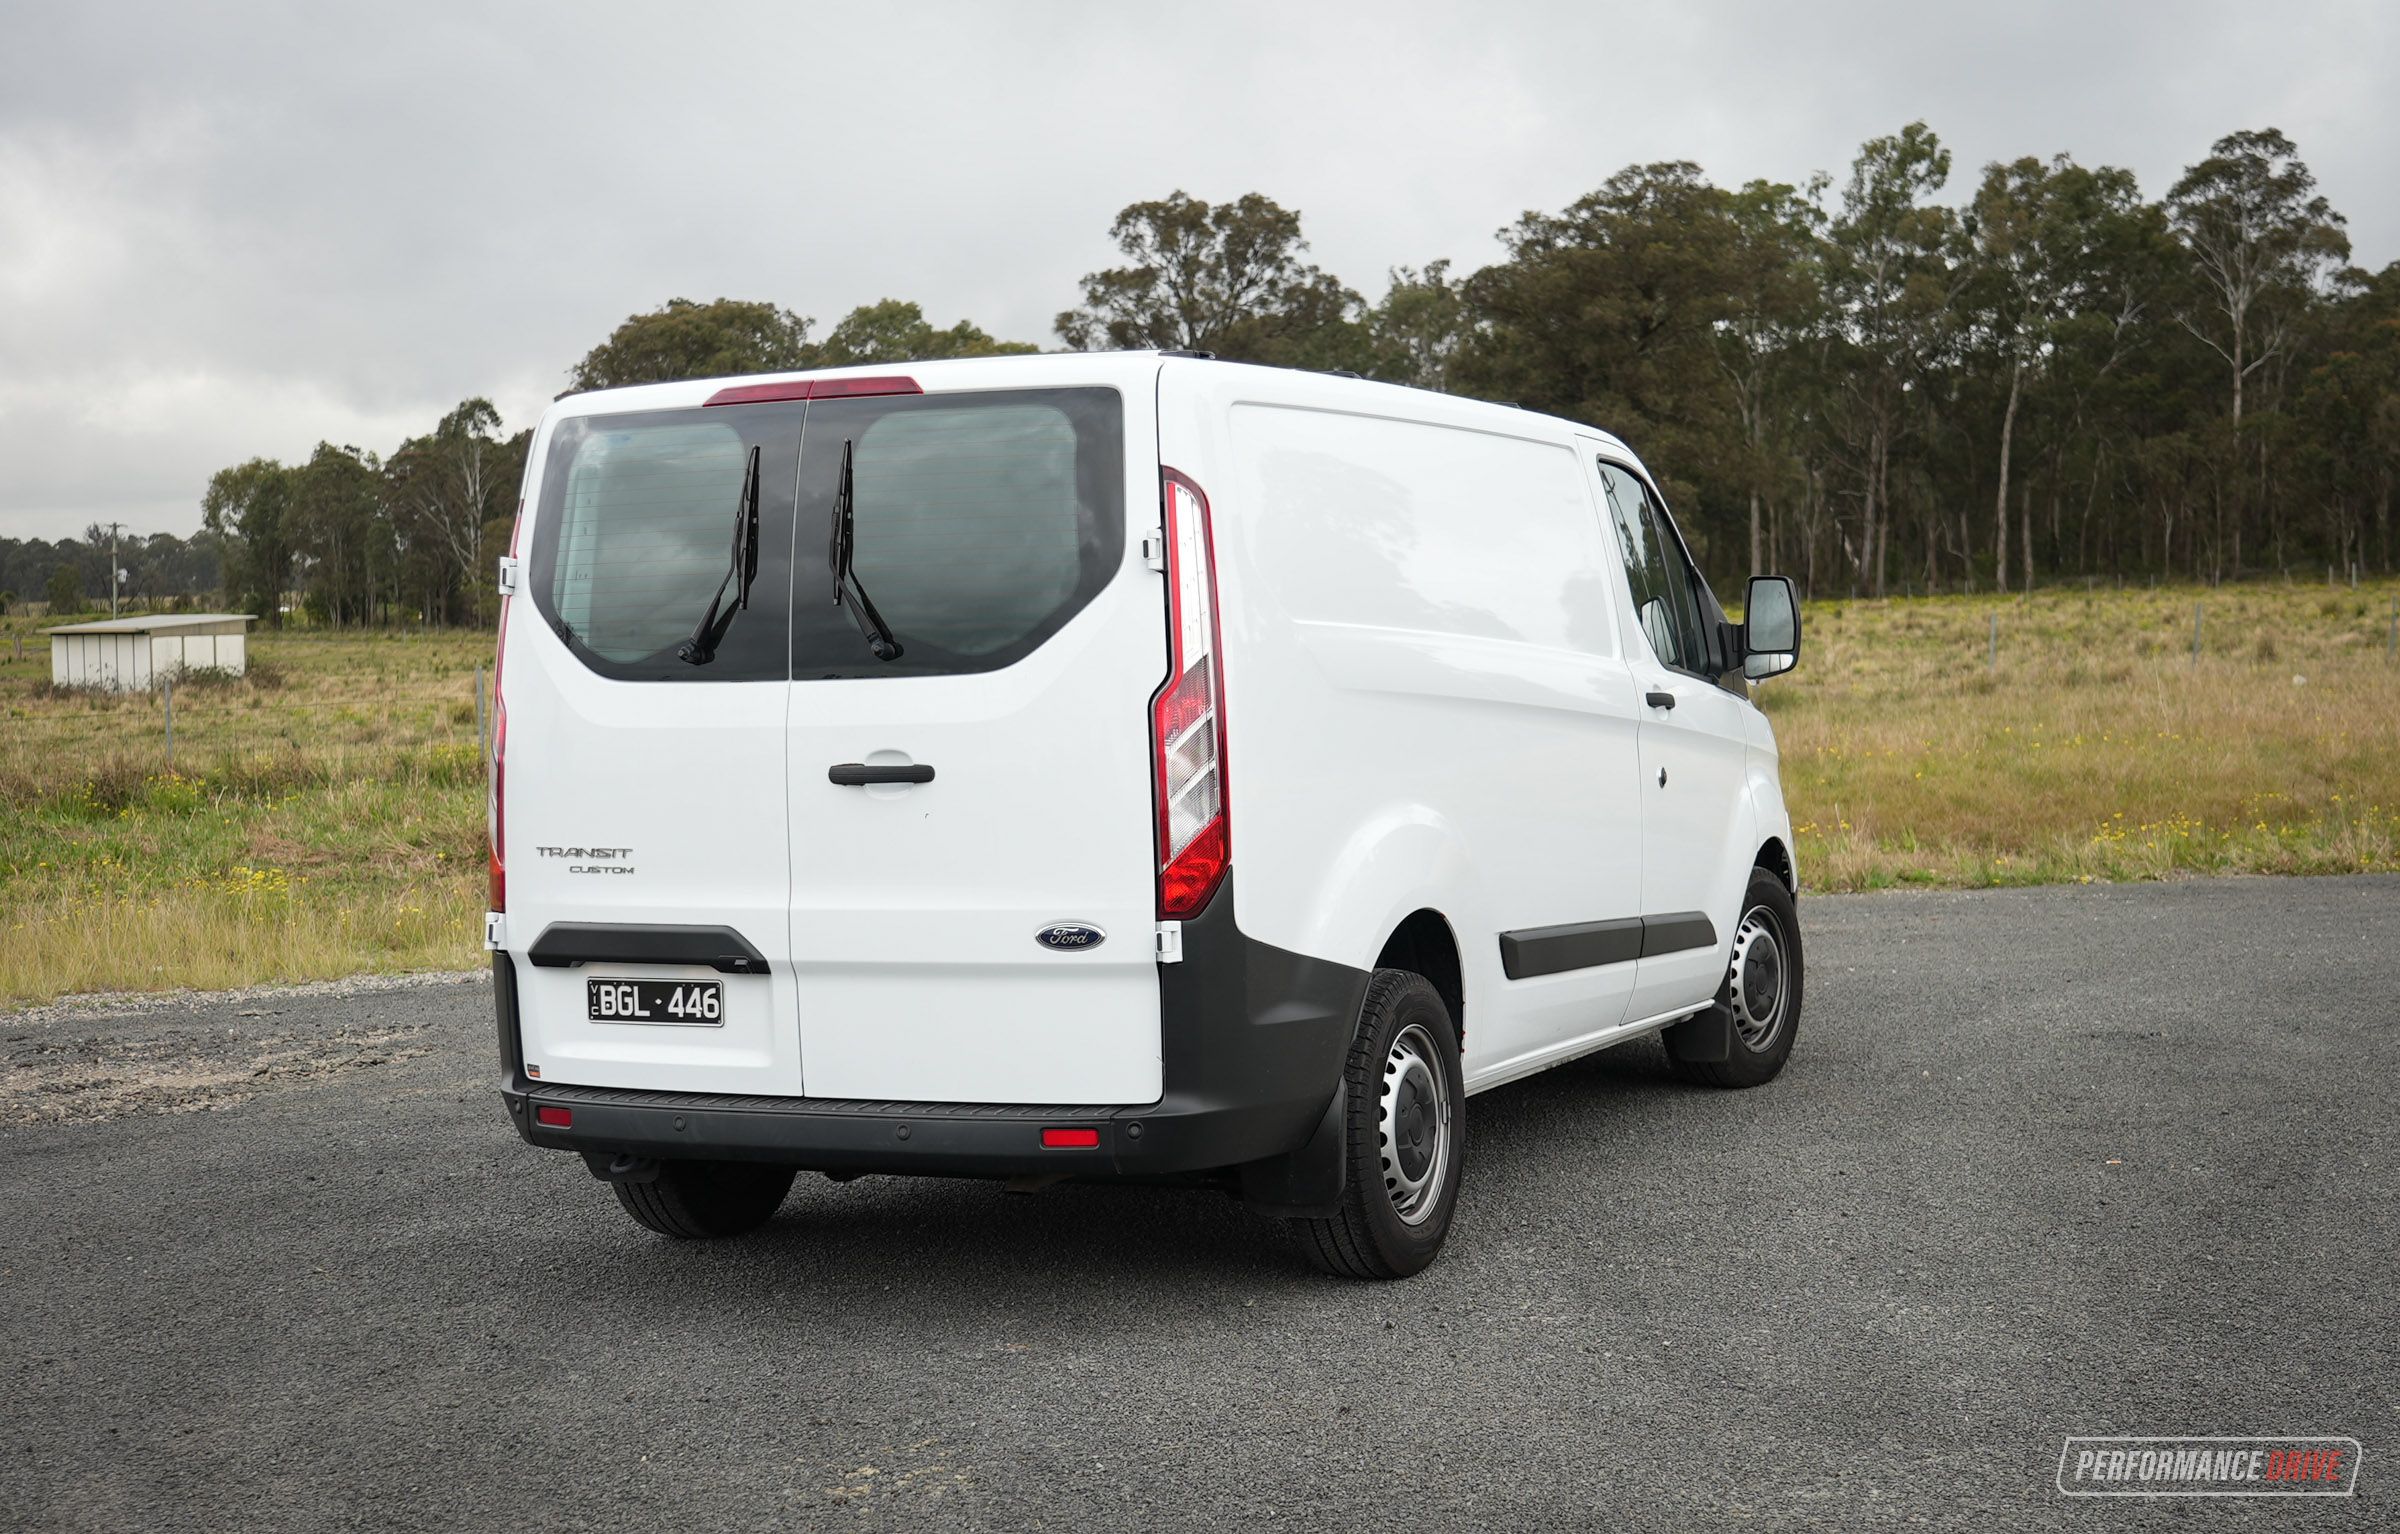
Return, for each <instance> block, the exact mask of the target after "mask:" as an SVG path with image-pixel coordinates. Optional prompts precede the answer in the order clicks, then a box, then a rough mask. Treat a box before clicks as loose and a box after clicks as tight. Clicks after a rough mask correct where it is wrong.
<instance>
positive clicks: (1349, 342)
mask: <svg viewBox="0 0 2400 1534" xmlns="http://www.w3.org/2000/svg"><path fill="white" fill-rule="evenodd" d="M1109 234H1110V237H1111V238H1113V239H1114V240H1115V241H1116V242H1117V249H1118V250H1119V251H1120V252H1122V253H1123V254H1124V256H1125V258H1126V260H1127V261H1128V263H1130V264H1128V265H1125V266H1120V267H1111V268H1109V269H1108V270H1106V271H1099V272H1091V273H1087V274H1086V275H1085V276H1084V278H1083V306H1082V307H1081V308H1079V309H1069V310H1067V311H1066V312H1064V313H1062V314H1061V315H1059V317H1058V334H1059V335H1060V337H1061V338H1063V339H1064V340H1065V341H1066V343H1067V344H1068V345H1069V346H1070V347H1073V348H1075V349H1076V350H1078V351H1093V350H1097V349H1102V348H1107V347H1122V348H1141V347H1159V348H1162V349H1170V350H1172V349H1185V350H1192V351H1205V352H1213V353H1215V354H1216V355H1217V356H1220V357H1227V358H1232V359H1235V360H1237V361H1244V362H1273V363H1281V364H1284V365H1287V366H1314V367H1329V366H1346V365H1348V364H1349V363H1350V362H1353V361H1357V360H1364V358H1365V354H1366V345H1365V343H1366V333H1365V330H1364V328H1363V327H1362V326H1361V325H1360V324H1359V317H1360V313H1361V311H1362V310H1363V308H1364V302H1363V301H1362V300H1361V299H1360V298H1359V296H1358V295H1357V294H1356V293H1354V292H1352V291H1351V290H1350V289H1348V288H1346V287H1344V286H1342V284H1341V283H1340V282H1338V281H1336V280H1335V279H1334V278H1333V277H1331V276H1329V275H1328V274H1326V273H1325V272H1322V271H1320V270H1318V269H1317V268H1316V267H1314V266H1311V265H1309V264H1308V263H1306V262H1305V261H1303V260H1301V252H1303V251H1305V250H1307V249H1308V241H1306V240H1305V239H1303V238H1301V234H1300V215H1299V214H1298V213H1297V212H1294V211H1292V210H1290V209H1287V208H1284V207H1282V206H1281V205H1279V204H1277V203H1276V202H1275V201H1274V200H1273V199H1271V198H1268V197H1264V196H1261V195H1260V194H1259V193H1257V192H1250V193H1246V194H1244V195H1243V196H1241V197H1239V198H1236V199H1235V200H1234V201H1232V202H1222V203H1216V204H1213V205H1212V204H1210V203H1206V202H1202V201H1200V200H1199V199H1198V198H1195V197H1191V196H1188V195H1186V194H1185V193H1183V192H1180V191H1178V192H1176V193H1174V194H1172V195H1171V196H1169V197H1167V198H1165V199H1163V200H1161V201H1157V202H1137V203H1134V204H1132V205H1131V206H1129V207H1127V208H1125V209H1124V210H1123V211H1122V212H1120V213H1119V214H1118V215H1117V218H1116V222H1115V223H1114V224H1112V225H1111V226H1110V227H1109Z"/></svg>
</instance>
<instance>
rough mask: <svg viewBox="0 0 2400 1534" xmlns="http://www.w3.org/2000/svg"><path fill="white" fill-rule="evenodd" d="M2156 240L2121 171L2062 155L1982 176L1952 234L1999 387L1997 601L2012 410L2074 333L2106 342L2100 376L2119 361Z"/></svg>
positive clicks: (2153, 267) (1976, 335)
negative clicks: (1961, 246)
mask: <svg viewBox="0 0 2400 1534" xmlns="http://www.w3.org/2000/svg"><path fill="white" fill-rule="evenodd" d="M2157 229H2158V224H2157V220H2156V219H2155V218H2154V217H2151V216H2148V215H2147V214H2146V211H2145V209H2144V207H2143V204H2142V200H2141V192H2140V189H2139V187H2138V186H2137V185H2136V183H2135V181H2134V178H2133V173H2132V172H2131V171H2125V170H2118V169H2115V168H2113V167H2110V166H2101V167H2099V168H2098V169H2096V170H2095V169H2091V168H2088V167H2085V166H2081V165H2078V164H2076V163H2075V162H2074V161H2073V160H2072V159H2070V158H2069V157H2068V156H2066V155H2059V156H2057V157H2056V158H2054V159H2051V160H2049V161H2047V162H2045V161H2041V160H2037V159H2034V158H2032V157H2030V156H2028V157H2025V158H2022V159H2018V160H2013V161H2010V162H2008V163H2006V164H1999V163H1994V164H1991V165H1987V166H1985V167H1984V172H1983V182H1982V185H1981V186H1980V187H1979V188H1978V189H1977V190H1976V193H1975V198H1974V200H1973V202H1972V203H1970V204H1969V206H1968V210H1967V215H1966V219H1965V223H1964V227H1963V231H1962V233H1963V237H1964V241H1965V255H1964V257H1963V261H1964V267H1965V272H1964V283H1963V286H1962V299H1963V304H1962V307H1963V308H1964V310H1965V313H1966V323H1967V324H1968V326H1969V328H1970V335H1971V341H1970V344H1971V345H1972V346H1973V347H1975V348H1976V349H1977V352H1978V360H1980V361H1982V362H1984V363H1987V364H1988V365H1989V366H1991V367H1992V368H1993V369H1994V371H1995V372H1996V373H1997V374H1999V375H2000V376H2002V377H2004V378H2005V379H2006V403H2005V405H2004V406H2003V407H2002V409H2001V416H2000V436H1999V470H1998V481H1999V483H1998V488H1997V491H1996V493H1995V495H1994V498H1993V517H1992V562H1993V572H1994V579H1995V581H1996V583H1997V584H1998V586H1999V588H2000V589H2001V590H2002V591H2006V590H2007V589H2008V540H2009V529H2008V506H2009V501H2008V495H2009V480H2010V473H2011V469H2012V467H2013V460H2014V455H2015V448H2016V436H2017V430H2016V428H2017V419H2018V411H2019V408H2020V407H2021V406H2022V404H2023V403H2024V399H2025V395H2026V393H2027V391H2028V390H2029V389H2031V388H2033V387H2035V386H2037V385H2038V384H2040V383H2041V382H2042V381H2043V380H2044V379H2045V378H2047V377H2048V375H2049V374H2050V373H2051V371H2052V370H2053V368H2054V366H2055V364H2056V363H2057V362H2058V361H2059V360H2060V357H2061V355H2062V348H2064V347H2065V346H2066V345H2067V344H2068V342H2069V339H2070V336H2069V330H2070V327H2072V326H2075V325H2077V324H2078V323H2079V322H2080V323H2081V324H2083V325H2084V327H2085V330H2086V332H2087V337H2086V338H2087V340H2088V339H2089V337H2090V336H2091V335H2093V334H2097V333H2099V332H2105V336H2106V340H2107V342H2108V343H2109V344H2108V345H2107V347H2106V348H2105V350H2104V355H2102V356H2101V357H2100V358H2099V359H2098V361H2097V363H2096V366H2097V368H2098V370H2099V371H2100V372H2106V371H2108V370H2109V369H2110V368H2113V367H2114V365H2115V364H2116V362H2117V361H2118V360H2119V359H2120V358H2121V357H2122V355H2123V350H2122V348H2123V344H2124V343H2125V342H2126V341H2127V340H2128V339H2129V338H2130V335H2131V328H2132V327H2133V326H2134V325H2135V324H2136V323H2137V322H2138V321H2139V320H2140V318H2141V316H2142V314H2143V312H2144V310H2145V309H2146V307H2147V306H2148V304H2149V302H2150V296H2151V293H2152V291H2153V290H2154V289H2155V287H2156V285H2157V282H2158V280H2159V273H2158V268H2157V262H2156V258H2155V253H2156V251H2157V248H2158V247H2157ZM2022 505H2023V503H2022V502H2021V503H2020V513H2019V515H2020V519H2021V525H2020V529H2019V532H2020V542H2019V551H2020V554H2021V555H2022V557H2023V560H2024V579H2025V584H2026V585H2027V587H2028V588H2030V587H2031V585H2032V583H2033V530H2032V526H2031V522H2030V517H2029V515H2028V514H2027V513H2025V512H2024V511H2023V510H2022Z"/></svg>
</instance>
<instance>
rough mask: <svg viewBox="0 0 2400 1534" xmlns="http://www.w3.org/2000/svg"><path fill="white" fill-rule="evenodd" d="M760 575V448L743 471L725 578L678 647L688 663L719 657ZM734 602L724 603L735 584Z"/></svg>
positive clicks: (701, 663)
mask: <svg viewBox="0 0 2400 1534" xmlns="http://www.w3.org/2000/svg"><path fill="white" fill-rule="evenodd" d="M756 579H758V449H757V448H756V447H755V446H754V447H752V448H751V449H750V467H749V470H748V471H747V472H746V473H744V474H743V475H742V499H741V504H740V505H739V506H737V507H736V508H735V509H734V514H733V557H732V559H731V560H730V561H729V562H728V563H727V565H726V567H725V578H724V579H723V580H721V581H719V582H717V594H716V595H715V596H713V597H710V598H709V599H708V611H707V612H706V613H704V614H702V615H701V618H700V624H699V627H697V628H695V629H693V630H692V637H691V638H689V639H687V640H685V641H684V642H683V644H682V645H681V646H680V647H679V648H678V649H677V650H676V651H675V653H676V655H678V656H679V657H681V658H682V659H683V660H684V661H685V662H686V663H687V664H690V665H694V666H705V665H707V664H708V663H709V662H710V661H712V660H715V659H716V658H717V646H718V645H720V644H722V643H724V640H725V631H726V630H727V629H729V628H731V627H733V615H734V614H735V613H738V612H740V611H742V610H743V609H744V608H746V607H748V606H749V605H750V583H751V582H752V581H754V580H756ZM736 581H739V582H740V585H739V586H738V587H736V589H735V591H734V594H733V605H732V606H730V607H728V606H726V605H725V588H727V587H728V586H734V584H735V582H736Z"/></svg>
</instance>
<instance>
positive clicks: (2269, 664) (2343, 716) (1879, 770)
mask: <svg viewBox="0 0 2400 1534" xmlns="http://www.w3.org/2000/svg"><path fill="white" fill-rule="evenodd" d="M2396 593H2400V583H2389V582H2387V583H2384V584H2382V585H2379V586H2376V587H2373V588H2370V589H2364V590H2360V591H2357V592H2352V591H2350V590H2348V589H2347V588H2344V589H2343V590H2340V591H2330V590H2327V589H2326V588H2323V587H2309V586H2292V587H2285V586H2274V585H2261V586H2251V587H2242V588H2228V589H2224V590H2217V591H2195V590H2189V589H2185V590H2167V591H2157V592H2153V591H2147V590H2144V591H2138V592H2099V593H2093V594H2088V595H2087V594H2086V593H2084V592H2080V591H2064V592H2043V593H2039V594H2037V595H2035V596H2034V597H2032V598H2030V599H2011V598H1934V599H1920V600H1913V601H1911V600H1900V601H1888V602H1881V603H1823V604H1818V605H1816V606H1812V607H1811V608H1810V609H1809V611H1808V613H1807V624H1808V629H1807V652H1806V655H1805V658H1804V660H1803V662H1802V665H1801V669H1800V670H1799V672H1797V673H1796V674H1794V675H1793V676H1791V677H1788V678H1784V679H1781V680H1778V681H1775V682H1771V683H1769V684H1767V685H1766V687H1764V688H1763V689H1762V690H1761V698H1762V701H1763V702H1764V703H1765V705H1766V707H1767V709H1768V711H1769V713H1770V714H1772V715H1773V717H1774V719H1775V725H1776V731H1777V734H1778V736H1779V738H1780V739H1781V742H1782V745H1783V753H1784V786H1785V792H1786V796H1787V798H1788V799H1789V801H1790V804H1791V808H1792V814H1793V820H1794V824H1795V827H1796V829H1797V830H1798V833H1799V849H1798V850H1799V858H1800V871H1801V877H1802V879H1803V880H1804V881H1805V882H1806V883H1807V884H1808V885H1809V886H1810V887H1812V888H1815V889H1836V890H1847V889H1873V888H1879V887H1884V886H1889V885H1895V884H1939V885H1954V886H1955V885H1982V884H2031V883H2045V882H2059V881H2074V880H2129V879H2158V878H2172V877H2180V876H2185V875H2190V874H2200V873H2218V872H2261V873H2334V872H2355V871H2360V870H2370V869H2393V868H2400V664H2395V663H2394V662H2393V661H2392V660H2391V659H2390V658H2389V657H2388V656H2387V653H2386V650H2385V640H2386V624H2387V621H2388V620H2387V614H2388V613H2389V611H2390V604H2391V602H2392V600H2393V597H2394V595H2395V594H2396ZM2195 601H2199V602H2202V603H2204V604H2205V625H2204V634H2203V640H2204V654H2203V656H2202V659H2201V660H2200V662H2199V664H2198V665H2196V666H2195V665H2194V664H2193V663H2192V661H2191V621H2192V604H2193V603H2194V602H2195ZM1994 614H1997V615H1998V616H1999V619H2000V664H1999V666H1998V668H1997V670H1994V669H1991V668H1990V667H1989V666H1988V665H1987V644H1988V639H1989V623H1990V619H1991V617H1992V616H1993V615H1994ZM11 653H12V651H11V647H10V636H9V633H8V631H7V630H6V629H5V628H0V1003H7V1002H19V1001H30V1000H40V999H44V998H47V997H50V996H54V995H58V994H60V993H62V992H68V991H83V990H128V989H152V988H162V987H168V986H187V985H188V986H224V985H238V984H248V983H252V982H257V981H262V980H306V979H318V978H328V977H332V976H337V975H345V974H351V973H357V972H360V971H369V970H379V971H391V970H413V969H444V970H447V969H463V968H472V967H475V966H476V965H477V964H479V962H480V960H481V954H480V952H479V945H480V932H479V913H480V912H481V910H482V907H483V899H484V896H483V888H482V885H483V876H482V848H483V794H482V769H481V764H480V760H479V753H478V744H477V736H476V711H475V702H474V693H473V677H474V668H475V667H476V665H477V664H478V663H479V662H486V661H488V659H489V656H490V653H491V644H490V640H489V638H488V637H487V636H485V635H482V634H473V633H469V634H410V635H381V634H374V635H327V634H309V633H287V634H262V635H259V636H257V637H256V638H255V640H254V652H253V653H254V658H253V675H252V676H250V677H249V678H246V679H243V680H240V681H232V680H226V679H221V678H220V679H212V680H210V681H209V682H208V683H206V684H204V685H200V686H193V687H187V688H185V689H182V690H180V691H179V692H178V694H177V698H176V719H175V725H176V760H175V767H174V769H172V770H170V769H169V768H168V766H167V763H166V760H165V755H164V744H165V743H164V739H163V733H164V732H163V728H162V726H163V721H162V719H161V717H160V713H161V708H160V702H159V700H158V699H157V698H155V697H152V696H147V695H136V696H131V697H107V696H89V695H83V694H69V695H47V694H46V682H47V678H48V675H49V659H48V654H47V651H46V647H45V646H44V644H43V643H42V642H41V641H39V639H38V637H37V638H36V639H34V640H32V641H30V642H29V643H28V645H27V650H26V655H25V659H24V660H23V661H21V662H13V663H12V662H11V661H9V660H8V658H7V657H8V656H9V655H10V654H11ZM262 668H263V672H262Z"/></svg>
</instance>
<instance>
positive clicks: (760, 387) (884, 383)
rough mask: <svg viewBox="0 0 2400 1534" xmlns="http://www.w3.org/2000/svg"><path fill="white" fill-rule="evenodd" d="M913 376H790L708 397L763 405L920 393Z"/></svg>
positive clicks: (725, 402)
mask: <svg viewBox="0 0 2400 1534" xmlns="http://www.w3.org/2000/svg"><path fill="white" fill-rule="evenodd" d="M924 392H925V391H924V390H923V389H921V388H919V387H918V386H917V381H916V380H915V379H913V378H902V377H900V376H899V375H897V374H893V375H890V376H888V377H876V378H791V379H786V380H784V381H783V382H781V383H761V384H736V385H734V386H733V387H732V388H730V389H719V390H718V391H717V392H716V393H714V394H712V395H710V396H709V397H708V401H707V402H708V403H709V404H711V405H764V404H768V403H770V402H772V401H775V400H786V399H856V398H858V397H859V396H860V395H862V394H922V393H924Z"/></svg>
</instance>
